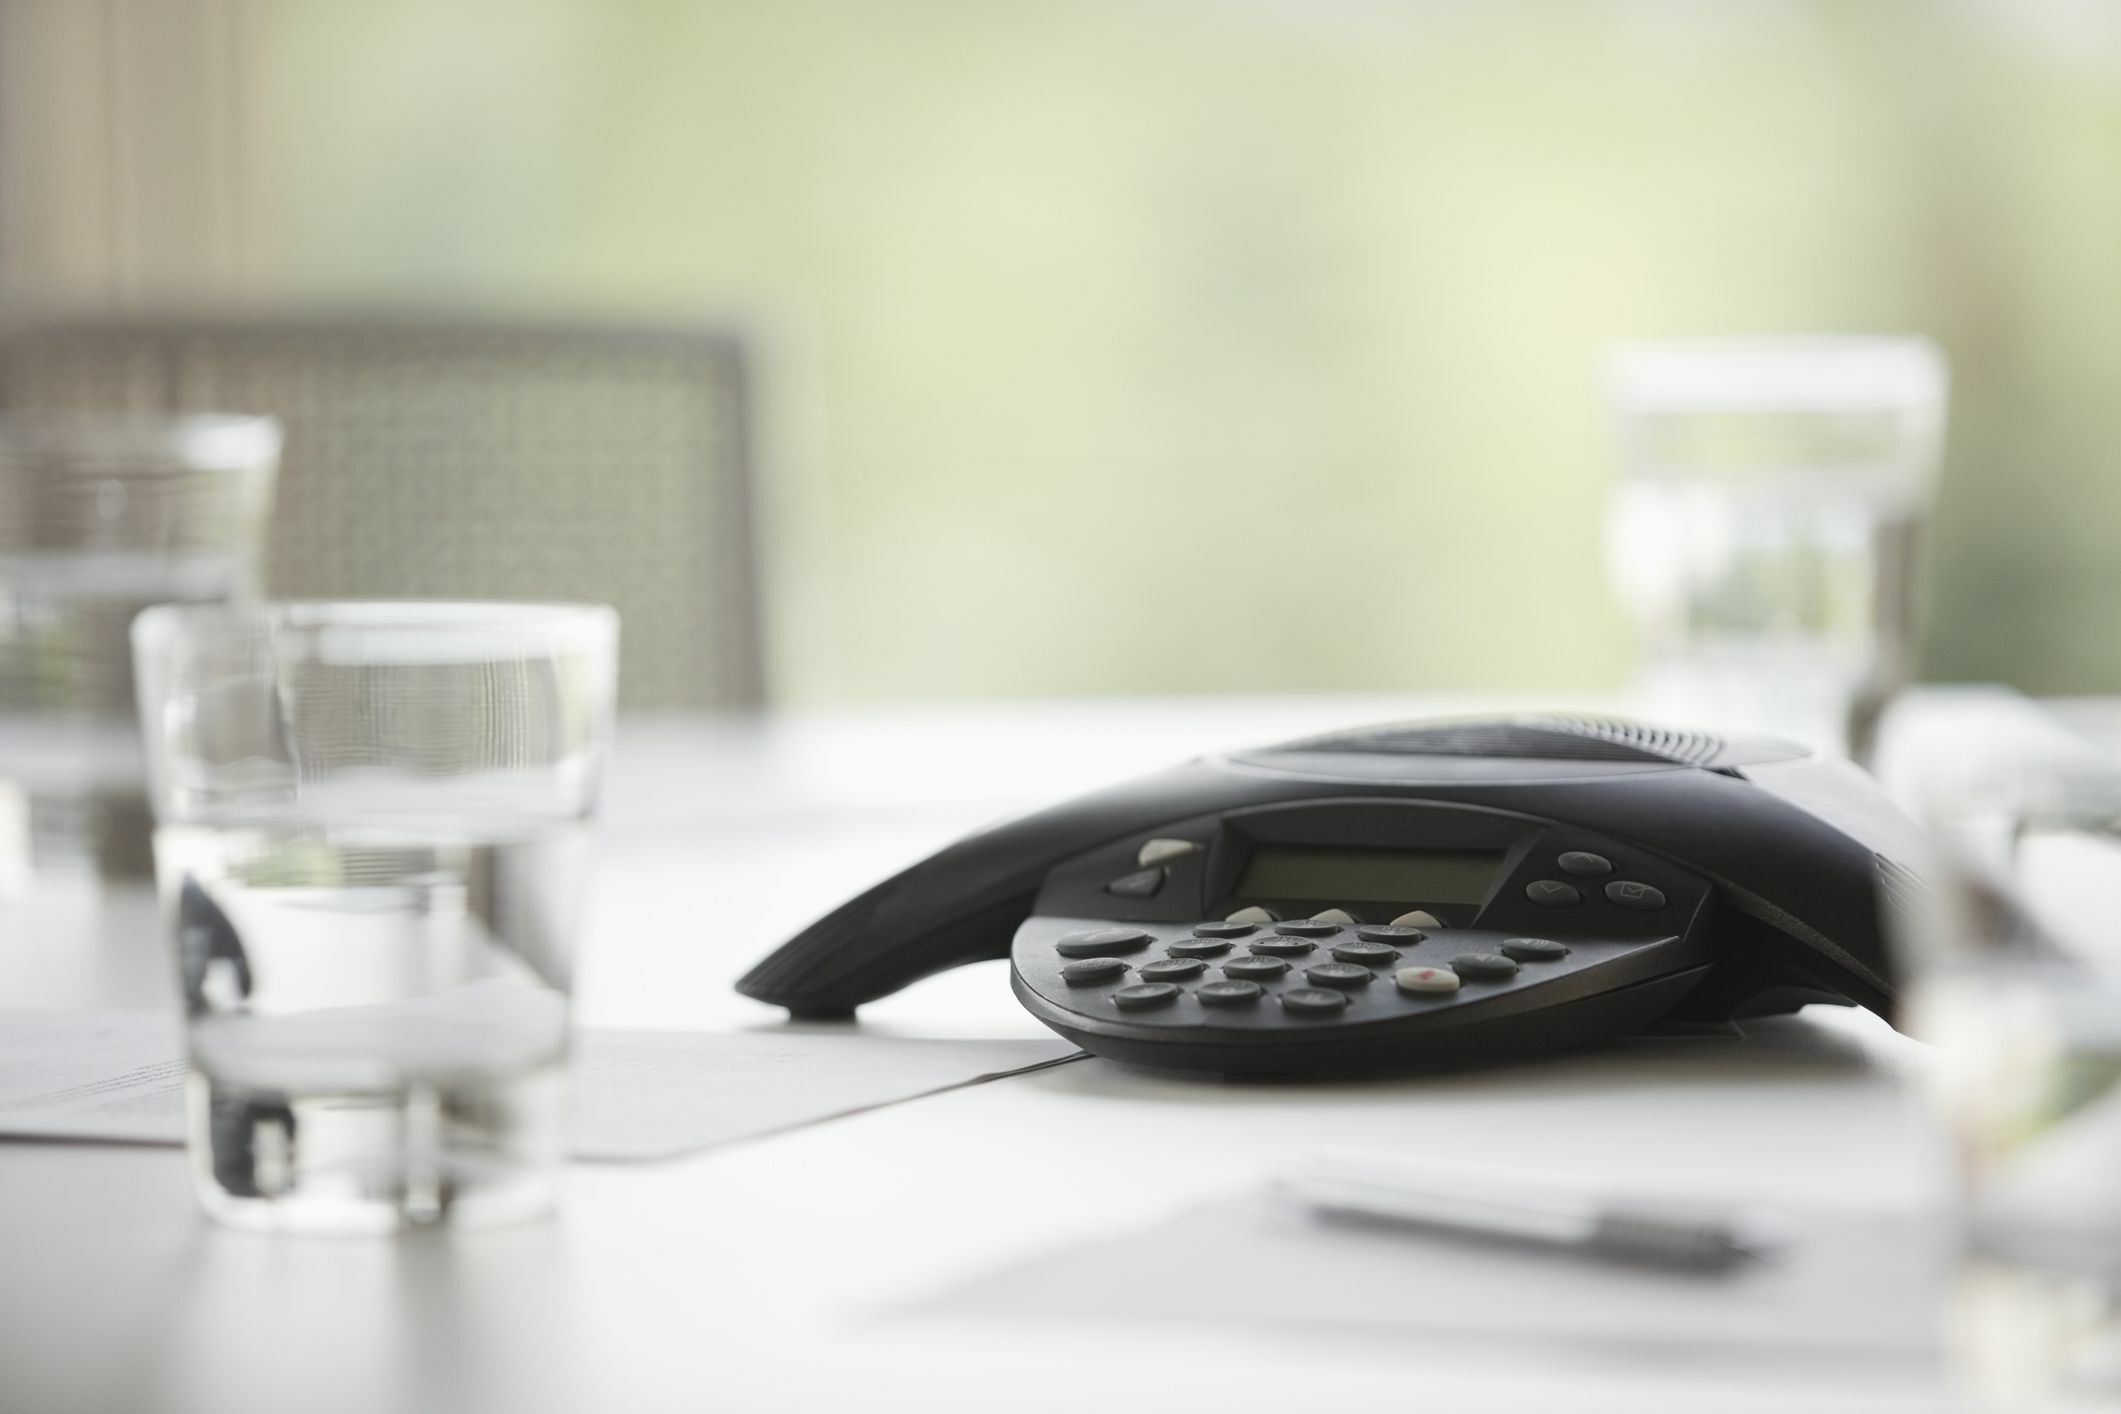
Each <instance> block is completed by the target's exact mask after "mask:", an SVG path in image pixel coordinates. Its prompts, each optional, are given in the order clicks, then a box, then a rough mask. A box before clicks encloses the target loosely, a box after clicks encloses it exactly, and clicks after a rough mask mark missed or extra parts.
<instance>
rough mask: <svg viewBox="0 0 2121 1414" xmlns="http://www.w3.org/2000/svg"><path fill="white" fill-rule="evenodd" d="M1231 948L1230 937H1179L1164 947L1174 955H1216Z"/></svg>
mask: <svg viewBox="0 0 2121 1414" xmlns="http://www.w3.org/2000/svg"><path fill="white" fill-rule="evenodd" d="M1229 950H1230V940H1229V939H1228V938H1178V939H1175V940H1173V941H1172V943H1171V945H1170V946H1169V947H1167V948H1165V949H1164V951H1165V952H1168V953H1170V954H1171V956H1173V957H1215V956H1218V955H1220V954H1222V953H1226V952H1228V951H1229Z"/></svg>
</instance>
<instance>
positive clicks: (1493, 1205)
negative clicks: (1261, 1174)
mask: <svg viewBox="0 0 2121 1414" xmlns="http://www.w3.org/2000/svg"><path fill="white" fill-rule="evenodd" d="M1274 1192H1275V1194H1276V1196H1278V1197H1280V1198H1283V1199H1285V1200H1287V1201H1290V1202H1293V1203H1296V1204H1298V1205H1300V1206H1302V1207H1305V1208H1308V1209H1310V1210H1311V1211H1313V1212H1315V1213H1319V1214H1321V1215H1323V1216H1326V1217H1330V1218H1342V1219H1354V1220H1357V1221H1363V1222H1373V1223H1384V1224H1390V1225H1394V1226H1405V1227H1418V1228H1426V1229H1431V1230H1435V1231H1440V1232H1452V1233H1459V1234H1463V1235H1466V1236H1472V1237H1482V1238H1489V1239H1494V1240H1498V1241H1504V1242H1510V1243H1517V1244H1523V1245H1527V1246H1536V1247H1548V1248H1553V1249H1557V1250H1561V1251H1569V1252H1575V1253H1578V1254H1581V1255H1583V1256H1587V1257H1592V1258H1597V1259H1602V1260H1606V1261H1614V1262H1630V1263H1637V1264H1642V1265H1648V1266H1659V1267H1671V1268H1679V1269H1684V1270H1689V1271H1702V1272H1709V1271H1723V1270H1726V1269H1728V1268H1730V1267H1733V1266H1736V1265H1737V1264H1739V1263H1740V1262H1744V1261H1749V1260H1752V1259H1755V1258H1758V1257H1761V1256H1763V1255H1765V1253H1764V1252H1763V1249H1762V1247H1761V1245H1760V1243H1759V1242H1757V1241H1750V1240H1747V1239H1745V1238H1743V1237H1741V1235H1740V1234H1739V1233H1738V1231H1737V1230H1736V1229H1735V1228H1734V1227H1733V1226H1732V1225H1731V1224H1730V1223H1728V1222H1723V1221H1718V1220H1715V1219H1708V1218H1694V1217H1683V1216H1679V1215H1676V1214H1672V1213H1660V1212H1656V1211H1652V1210H1650V1209H1648V1208H1646V1207H1630V1206H1618V1205H1615V1206H1607V1205H1603V1204H1598V1203H1591V1202H1582V1203H1570V1202H1566V1201H1558V1200H1546V1201H1526V1200H1524V1199H1522V1198H1512V1199H1510V1200H1507V1201H1505V1200H1498V1199H1494V1198H1488V1197H1482V1196H1476V1195H1472V1194H1467V1193H1448V1192H1438V1191H1436V1190H1433V1189H1424V1188H1415V1187H1405V1186H1401V1185H1398V1184H1386V1183H1379V1182H1366V1181H1358V1180H1350V1179H1341V1178H1331V1177H1322V1176H1313V1175H1307V1176H1303V1177H1297V1178H1284V1179H1281V1180H1279V1181H1278V1182H1277V1183H1276V1184H1275V1187H1274Z"/></svg>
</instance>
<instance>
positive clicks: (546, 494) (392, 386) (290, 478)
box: [0, 319, 763, 709]
mask: <svg viewBox="0 0 2121 1414" xmlns="http://www.w3.org/2000/svg"><path fill="white" fill-rule="evenodd" d="M33 408H36V409H82V410H87V409H108V410H113V411H128V412H139V411H145V410H156V411H164V410H166V411H186V412H188V411H204V410H220V411H230V412H260V413H271V414H273V415H274V416H277V417H279V418H280V419H281V420H282V421H283V422H284V423H285V425H286V447H285V451H284V452H283V454H282V458H281V470H280V487H279V496H278V503H277V507H276V509H275V512H274V517H273V528H272V537H271V546H270V549H269V552H268V556H267V566H266V587H267V589H268V591H269V592H270V593H272V594H274V595H275V596H277V597H281V598H290V599H358V598H408V597H410V598H464V599H580V600H593V601H599V602H602V603H607V604H610V605H612V606H614V607H615V608H617V609H618V610H619V613H620V615H621V617H622V623H623V628H622V634H623V646H622V653H621V656H622V671H621V676H620V701H621V702H622V704H623V705H625V706H627V707H632V708H650V709H656V708H665V709H684V708H720V707H741V706H750V705H755V704H757V703H758V702H760V701H761V700H762V697H763V684H762V666H761V649H760V632H759V609H758V593H757V579H758V575H757V558H756V552H755V545H754V526H753V504H752V492H751V478H750V466H749V449H748V446H747V426H746V368H745V361H744V357H743V350H742V347H741V345H740V344H739V343H738V342H737V341H736V340H734V339H732V338H730V337H728V336H726V335H720V334H713V333H706V332H686V331H649V330H637V329H609V328H587V327H580V326H565V325H563V326H558V327H535V326H526V325H493V326H471V327H464V326H454V325H440V324H434V323H428V322H420V321H394V320H383V319H359V320H349V321H345V322H322V321H304V322H290V321H267V322H260V321H226V322H212V321H183V322H177V321H171V322H155V323H137V322H135V323H64V324H42V325H35V326H25V327H15V328H9V329H0V410H5V409H21V410H28V409H33Z"/></svg>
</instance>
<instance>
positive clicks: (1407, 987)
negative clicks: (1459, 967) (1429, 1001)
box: [1392, 967, 1460, 997]
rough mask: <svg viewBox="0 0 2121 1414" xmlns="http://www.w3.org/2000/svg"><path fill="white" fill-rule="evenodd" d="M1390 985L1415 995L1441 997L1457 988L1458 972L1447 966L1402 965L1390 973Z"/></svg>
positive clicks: (1458, 984)
mask: <svg viewBox="0 0 2121 1414" xmlns="http://www.w3.org/2000/svg"><path fill="white" fill-rule="evenodd" d="M1392 985H1393V986H1395V987H1397V988H1399V990H1400V991H1402V992H1406V993H1408V994H1409V995H1411V996H1416V997H1441V996H1446V995H1448V994H1450V993H1452V992H1455V991H1457V990H1458V988H1459V986H1460V982H1459V978H1458V974H1457V973H1455V972H1453V971H1452V970H1451V969H1450V968H1448V967H1402V968H1400V969H1399V971H1397V972H1395V973H1393V974H1392Z"/></svg>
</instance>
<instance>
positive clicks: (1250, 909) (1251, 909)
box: [1223, 903, 1275, 927]
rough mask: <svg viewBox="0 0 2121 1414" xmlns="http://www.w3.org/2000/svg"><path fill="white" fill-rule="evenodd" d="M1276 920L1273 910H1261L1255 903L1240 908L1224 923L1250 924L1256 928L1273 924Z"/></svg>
mask: <svg viewBox="0 0 2121 1414" xmlns="http://www.w3.org/2000/svg"><path fill="white" fill-rule="evenodd" d="M1274 920H1275V913H1274V910H1273V909H1271V908H1261V907H1260V906H1259V905H1258V904H1256V903H1255V904H1249V905H1247V906H1246V907H1244V908H1240V909H1239V910H1237V912H1235V913H1233V914H1231V915H1230V916H1229V917H1228V918H1225V919H1224V920H1223V921H1224V922H1225V923H1250V924H1252V925H1254V926H1255V927H1256V926H1258V925H1260V924H1262V923H1272V922H1273V921H1274Z"/></svg>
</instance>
